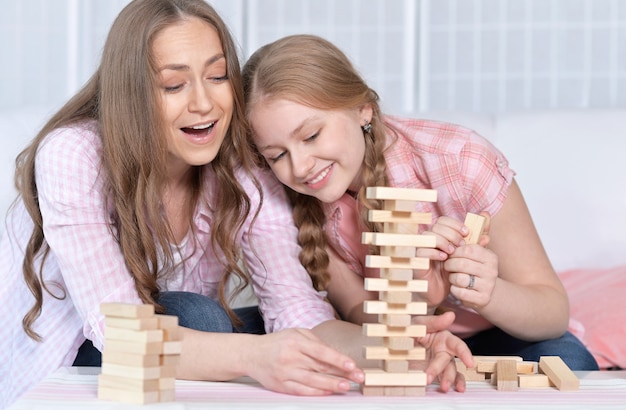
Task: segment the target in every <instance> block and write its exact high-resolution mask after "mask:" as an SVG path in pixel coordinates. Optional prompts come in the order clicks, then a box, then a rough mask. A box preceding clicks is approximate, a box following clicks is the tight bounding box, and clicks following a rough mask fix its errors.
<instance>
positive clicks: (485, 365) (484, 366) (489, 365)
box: [474, 356, 536, 373]
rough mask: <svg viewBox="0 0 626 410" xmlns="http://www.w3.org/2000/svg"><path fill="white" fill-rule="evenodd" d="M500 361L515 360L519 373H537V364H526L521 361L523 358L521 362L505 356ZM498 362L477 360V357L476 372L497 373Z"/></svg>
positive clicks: (475, 360)
mask: <svg viewBox="0 0 626 410" xmlns="http://www.w3.org/2000/svg"><path fill="white" fill-rule="evenodd" d="M498 360H514V361H515V363H516V368H517V372H518V373H536V371H533V370H534V368H535V366H536V362H524V361H522V360H521V357H520V360H517V359H515V358H510V357H507V356H503V357H502V358H501V359H498ZM496 362H497V360H477V359H476V357H474V363H476V371H478V372H482V373H493V372H495V371H496Z"/></svg>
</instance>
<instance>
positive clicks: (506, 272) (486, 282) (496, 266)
mask: <svg viewBox="0 0 626 410" xmlns="http://www.w3.org/2000/svg"><path fill="white" fill-rule="evenodd" d="M461 224H462V223H461ZM445 269H446V270H447V271H448V272H449V273H450V276H449V278H450V282H451V284H452V286H451V289H450V292H451V293H452V294H453V295H454V296H456V297H457V298H458V299H459V300H461V301H462V302H463V303H464V305H466V306H468V307H472V308H474V309H475V310H476V311H477V312H478V313H480V314H481V315H482V316H483V317H484V318H485V319H487V320H488V321H490V322H491V323H493V324H494V325H495V326H498V327H499V328H501V329H502V330H504V331H505V332H507V333H510V334H511V335H513V336H515V337H517V338H521V339H524V340H542V339H547V338H554V337H558V336H560V335H562V334H563V333H564V332H565V330H566V329H567V325H568V320H569V301H568V297H567V294H566V292H565V289H564V287H563V285H562V284H561V282H560V280H559V278H558V276H557V275H556V273H555V272H554V269H553V268H552V265H551V263H550V260H549V259H548V256H547V254H546V252H545V249H544V248H543V245H542V244H541V241H540V239H539V235H538V234H537V231H536V229H535V226H534V224H533V221H532V218H531V216H530V212H529V211H528V208H527V206H526V203H525V201H524V198H523V196H522V193H521V191H520V189H519V187H518V185H517V183H516V182H515V180H513V182H512V184H511V185H510V187H509V188H508V192H507V198H506V200H505V202H504V205H503V207H502V209H501V210H500V211H499V212H498V213H497V214H496V215H494V216H493V217H492V218H491V222H490V228H489V243H488V245H487V247H486V248H485V247H483V246H480V245H465V246H459V247H458V248H457V249H456V250H455V251H454V252H453V253H452V254H451V255H450V258H449V259H448V260H447V261H446V262H445ZM469 275H474V277H475V278H474V286H473V288H472V289H467V288H466V287H467V285H468V284H469Z"/></svg>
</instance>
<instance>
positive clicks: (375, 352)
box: [363, 346, 426, 360]
mask: <svg viewBox="0 0 626 410" xmlns="http://www.w3.org/2000/svg"><path fill="white" fill-rule="evenodd" d="M364 351H365V352H364V355H363V357H365V358H366V359H369V360H424V359H426V349H424V348H423V347H414V348H413V349H411V350H408V351H404V352H402V351H392V350H390V349H389V348H387V347H385V346H365V347H364Z"/></svg>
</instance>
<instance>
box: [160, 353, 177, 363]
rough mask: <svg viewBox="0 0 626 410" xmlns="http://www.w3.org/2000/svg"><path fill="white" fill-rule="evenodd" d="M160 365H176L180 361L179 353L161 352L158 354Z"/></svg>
mask: <svg viewBox="0 0 626 410" xmlns="http://www.w3.org/2000/svg"><path fill="white" fill-rule="evenodd" d="M159 358H160V363H159V365H160V366H172V365H174V366H176V365H177V364H178V363H180V354H163V355H160V356H159Z"/></svg>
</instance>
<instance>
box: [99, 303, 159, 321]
mask: <svg viewBox="0 0 626 410" xmlns="http://www.w3.org/2000/svg"><path fill="white" fill-rule="evenodd" d="M100 313H102V314H103V315H105V316H110V317H125V318H146V317H152V316H154V306H153V305H147V304H146V305H135V304H130V303H115V302H113V303H101V304H100Z"/></svg>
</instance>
